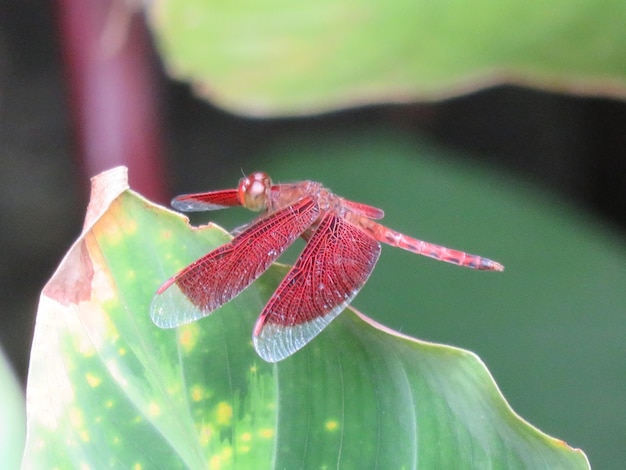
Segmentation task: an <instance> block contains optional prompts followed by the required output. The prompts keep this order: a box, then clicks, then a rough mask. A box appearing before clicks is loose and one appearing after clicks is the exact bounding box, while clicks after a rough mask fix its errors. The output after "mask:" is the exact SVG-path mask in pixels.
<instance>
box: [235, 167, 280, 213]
mask: <svg viewBox="0 0 626 470" xmlns="http://www.w3.org/2000/svg"><path fill="white" fill-rule="evenodd" d="M271 188H272V180H271V179H270V177H269V175H268V174H267V173H264V172H262V171H257V172H255V173H251V174H250V175H248V176H246V177H245V178H241V180H239V189H238V197H239V202H240V203H241V205H242V206H243V207H245V208H246V209H249V210H251V211H255V212H258V211H261V210H264V209H267V204H268V201H269V192H270V189H271Z"/></svg>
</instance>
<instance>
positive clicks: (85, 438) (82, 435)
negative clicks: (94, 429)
mask: <svg viewBox="0 0 626 470" xmlns="http://www.w3.org/2000/svg"><path fill="white" fill-rule="evenodd" d="M79 436H80V439H81V440H82V441H83V442H89V433H88V432H87V431H81V432H80V433H79Z"/></svg>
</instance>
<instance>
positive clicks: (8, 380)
mask: <svg viewBox="0 0 626 470" xmlns="http://www.w3.org/2000/svg"><path fill="white" fill-rule="evenodd" d="M0 383H1V384H2V386H0V416H2V419H1V420H0V468H8V469H11V468H18V467H19V465H20V461H21V459H22V449H23V448H24V440H25V437H26V432H25V431H26V420H25V413H24V412H25V409H26V406H25V403H24V394H23V391H22V390H21V388H20V386H19V384H18V382H17V379H16V377H15V375H14V374H13V371H12V370H11V366H10V364H9V362H8V361H7V358H6V355H5V354H4V351H3V350H2V349H0Z"/></svg>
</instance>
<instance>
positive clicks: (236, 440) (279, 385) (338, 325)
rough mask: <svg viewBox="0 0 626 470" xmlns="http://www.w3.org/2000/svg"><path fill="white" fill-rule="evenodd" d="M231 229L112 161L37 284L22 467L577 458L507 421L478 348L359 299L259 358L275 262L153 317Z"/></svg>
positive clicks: (568, 461) (512, 463)
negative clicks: (177, 278)
mask: <svg viewBox="0 0 626 470" xmlns="http://www.w3.org/2000/svg"><path fill="white" fill-rule="evenodd" d="M227 240H228V235H227V234H226V233H225V232H224V231H223V230H221V229H219V228H217V227H215V226H212V225H209V226H206V227H203V228H202V229H191V228H190V227H189V225H188V224H187V221H186V219H185V218H184V217H182V216H180V215H178V214H174V213H172V212H170V211H167V210H165V209H163V208H161V207H158V206H155V205H153V204H151V203H149V202H148V201H146V200H144V199H143V198H141V197H140V196H138V195H137V194H135V193H133V192H131V191H129V190H128V188H127V185H126V179H125V172H124V171H123V170H120V169H117V170H113V171H111V172H109V173H106V174H104V175H101V176H100V177H98V178H96V179H95V180H94V183H93V199H92V204H91V206H90V209H89V211H88V217H87V218H86V221H85V228H84V231H83V233H82V234H81V236H80V237H79V239H78V240H77V242H76V243H75V244H74V246H73V247H72V248H71V249H70V251H69V253H68V254H67V256H66V257H65V259H64V260H63V261H62V263H61V265H60V267H59V268H58V270H57V272H56V273H55V274H54V275H53V277H52V279H51V280H50V281H49V282H48V284H47V285H46V287H45V288H44V291H43V293H42V296H41V301H40V305H39V311H38V315H37V324H36V328H35V337H34V341H33V349H32V354H31V367H30V370H29V378H28V390H27V397H28V400H27V402H28V409H27V419H28V435H27V442H26V447H25V451H24V461H23V465H24V466H25V468H54V467H56V468H81V467H85V468H86V467H91V468H102V467H118V468H136V469H139V468H168V469H169V468H194V469H195V468H216V469H226V468H266V467H270V466H271V465H273V467H274V468H336V467H337V468H415V467H416V466H417V463H418V462H419V465H420V466H423V467H424V468H460V467H464V466H467V465H468V462H482V463H483V464H484V465H483V466H489V467H507V468H559V467H560V468H586V467H587V461H586V458H585V456H584V454H582V452H580V451H577V450H573V449H571V448H570V447H568V446H567V445H566V444H564V443H563V442H561V441H557V440H555V439H553V438H550V437H549V436H546V435H545V434H543V433H541V432H540V431H538V430H537V429H535V428H533V427H532V426H530V425H529V424H527V423H526V422H524V421H523V420H522V419H521V418H519V417H518V416H517V415H515V414H514V413H513V412H512V410H511V409H510V408H509V406H508V405H507V403H506V402H505V401H504V399H503V397H502V395H501V394H500V392H499V391H498V389H497V387H496V386H495V383H494V382H493V379H492V378H491V376H490V375H489V373H488V371H487V370H486V368H485V366H484V365H483V364H482V362H481V361H480V360H479V359H478V358H477V357H476V356H474V355H473V354H471V353H469V352H466V351H463V350H459V349H455V348H451V347H447V346H440V345H434V344H430V343H424V342H419V341H416V340H414V339H412V338H408V337H404V336H401V335H399V334H397V333H395V332H392V331H389V330H386V329H385V328H384V327H381V326H379V325H376V324H375V323H373V322H372V321H371V320H369V319H367V318H366V317H363V316H361V315H360V314H357V313H355V312H354V311H347V312H345V313H344V314H342V315H340V316H339V317H338V319H337V320H335V321H334V322H333V324H332V325H331V326H330V327H329V328H327V329H326V330H325V331H324V333H323V334H321V335H320V336H319V337H318V338H316V340H315V341H313V342H311V344H309V345H308V346H307V347H306V348H304V349H303V350H302V351H300V352H298V353H297V354H295V355H293V356H292V357H290V358H289V359H287V360H285V361H283V362H281V363H279V364H268V363H266V362H264V361H262V360H261V359H259V357H258V356H257V355H256V353H255V352H254V349H253V348H252V344H251V341H250V338H251V332H252V326H253V325H254V321H255V319H256V316H257V315H258V312H260V310H261V308H262V306H263V303H264V302H265V301H266V300H267V297H268V295H270V294H271V292H272V291H273V288H274V287H275V286H276V285H277V283H278V280H279V279H280V277H281V275H284V272H285V268H284V267H280V266H275V267H272V268H271V269H270V270H269V271H268V272H267V273H266V274H265V275H264V276H263V277H262V278H261V279H259V280H258V281H257V282H256V283H254V284H253V285H252V286H251V287H250V288H249V289H247V290H246V291H244V292H243V293H242V294H241V295H240V296H239V297H237V298H236V299H234V300H233V301H231V302H230V303H228V304H226V305H225V306H224V307H222V308H221V309H219V310H218V311H216V312H215V313H213V314H212V315H210V316H208V317H207V318H206V319H203V320H201V321H199V322H197V323H194V324H192V325H189V326H186V327H184V328H178V329H171V330H162V329H160V328H158V327H156V326H155V325H154V324H153V323H152V321H151V319H150V315H149V311H148V306H149V305H150V300H151V298H152V296H153V294H154V292H155V290H156V289H157V287H158V286H159V285H160V284H161V283H162V282H163V280H164V279H167V278H168V277H169V276H171V275H172V274H173V273H174V272H176V271H177V270H178V269H180V268H182V267H184V266H185V265H187V264H188V263H190V262H192V261H193V260H195V259H196V258H198V257H200V256H201V255H203V254H204V253H206V252H207V251H209V250H211V249H214V248H215V247H217V246H219V245H221V244H223V243H224V242H225V241H227Z"/></svg>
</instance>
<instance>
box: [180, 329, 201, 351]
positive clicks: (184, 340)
mask: <svg viewBox="0 0 626 470" xmlns="http://www.w3.org/2000/svg"><path fill="white" fill-rule="evenodd" d="M199 336H200V329H199V328H198V326H197V325H196V324H195V323H192V324H190V325H186V326H184V327H183V328H180V329H179V334H178V343H179V344H180V345H181V346H182V348H183V350H184V351H185V352H186V353H187V354H189V353H190V352H191V351H192V350H193V349H194V348H195V347H196V344H197V342H198V337H199Z"/></svg>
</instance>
